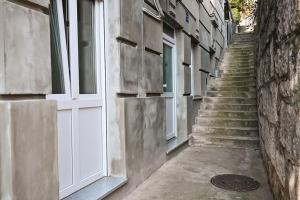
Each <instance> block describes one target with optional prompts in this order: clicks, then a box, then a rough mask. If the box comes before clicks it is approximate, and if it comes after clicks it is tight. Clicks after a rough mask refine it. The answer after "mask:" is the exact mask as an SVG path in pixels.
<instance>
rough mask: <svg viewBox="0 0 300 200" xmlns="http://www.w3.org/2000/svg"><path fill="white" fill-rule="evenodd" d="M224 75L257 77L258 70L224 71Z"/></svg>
mask: <svg viewBox="0 0 300 200" xmlns="http://www.w3.org/2000/svg"><path fill="white" fill-rule="evenodd" d="M222 71H223V72H224V74H232V75H233V74H235V75H236V76H237V75H239V74H241V75H249V74H252V75H256V70H255V69H222Z"/></svg>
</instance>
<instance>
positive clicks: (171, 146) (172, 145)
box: [167, 137, 189, 155]
mask: <svg viewBox="0 0 300 200" xmlns="http://www.w3.org/2000/svg"><path fill="white" fill-rule="evenodd" d="M188 141H189V139H188V138H178V137H176V138H173V139H171V140H169V141H168V142H167V155H169V154H171V153H172V152H174V151H175V150H176V149H178V148H180V147H181V146H183V145H185V144H187V143H188Z"/></svg>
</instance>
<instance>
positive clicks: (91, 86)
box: [77, 0, 97, 94]
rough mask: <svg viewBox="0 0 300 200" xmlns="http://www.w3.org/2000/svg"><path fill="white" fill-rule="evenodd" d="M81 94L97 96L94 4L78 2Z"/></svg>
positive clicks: (81, 0) (83, 0)
mask: <svg viewBox="0 0 300 200" xmlns="http://www.w3.org/2000/svg"><path fill="white" fill-rule="evenodd" d="M77 15H78V18H77V20H78V56H79V58H78V59H79V60H78V61H79V92H80V94H96V93H97V81H96V66H95V35H94V33H95V26H94V2H93V1H91V0H78V1H77Z"/></svg>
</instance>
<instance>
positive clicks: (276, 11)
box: [255, 0, 300, 200]
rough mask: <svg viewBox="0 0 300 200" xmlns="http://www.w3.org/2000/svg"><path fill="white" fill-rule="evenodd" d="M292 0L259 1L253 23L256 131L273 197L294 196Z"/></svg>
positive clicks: (295, 23) (298, 176) (298, 146)
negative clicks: (254, 23)
mask: <svg viewBox="0 0 300 200" xmlns="http://www.w3.org/2000/svg"><path fill="white" fill-rule="evenodd" d="M297 8H299V2H298V1H297V0H285V1H282V0H269V1H265V0H260V1H259V5H258V11H257V27H256V33H257V38H256V40H257V41H256V43H257V47H256V51H255V52H256V65H257V89H258V115H259V132H260V138H261V147H262V154H263V158H264V162H265V166H266V169H267V172H268V175H269V181H270V183H271V186H272V190H273V193H274V196H275V199H278V200H298V199H299V198H300V167H299V164H300V128H299V127H300V126H299V125H300V123H299V107H298V102H299V101H298V100H297V99H298V98H297V91H298V90H299V87H300V86H299V75H298V74H299V70H300V69H299V67H300V51H299V50H300V35H299V28H300V24H299V11H298V10H297Z"/></svg>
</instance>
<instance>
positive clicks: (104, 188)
mask: <svg viewBox="0 0 300 200" xmlns="http://www.w3.org/2000/svg"><path fill="white" fill-rule="evenodd" d="M127 181H128V180H127V178H124V177H111V176H107V177H104V178H102V179H100V180H98V181H96V182H94V183H92V184H90V185H88V186H86V187H84V188H82V189H81V190H79V191H77V192H75V193H73V194H71V195H70V196H68V197H65V198H64V199H63V200H99V199H103V198H104V197H107V196H108V195H110V194H111V193H113V192H114V191H116V190H117V189H119V188H120V187H122V186H123V185H125V184H126V183H127Z"/></svg>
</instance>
